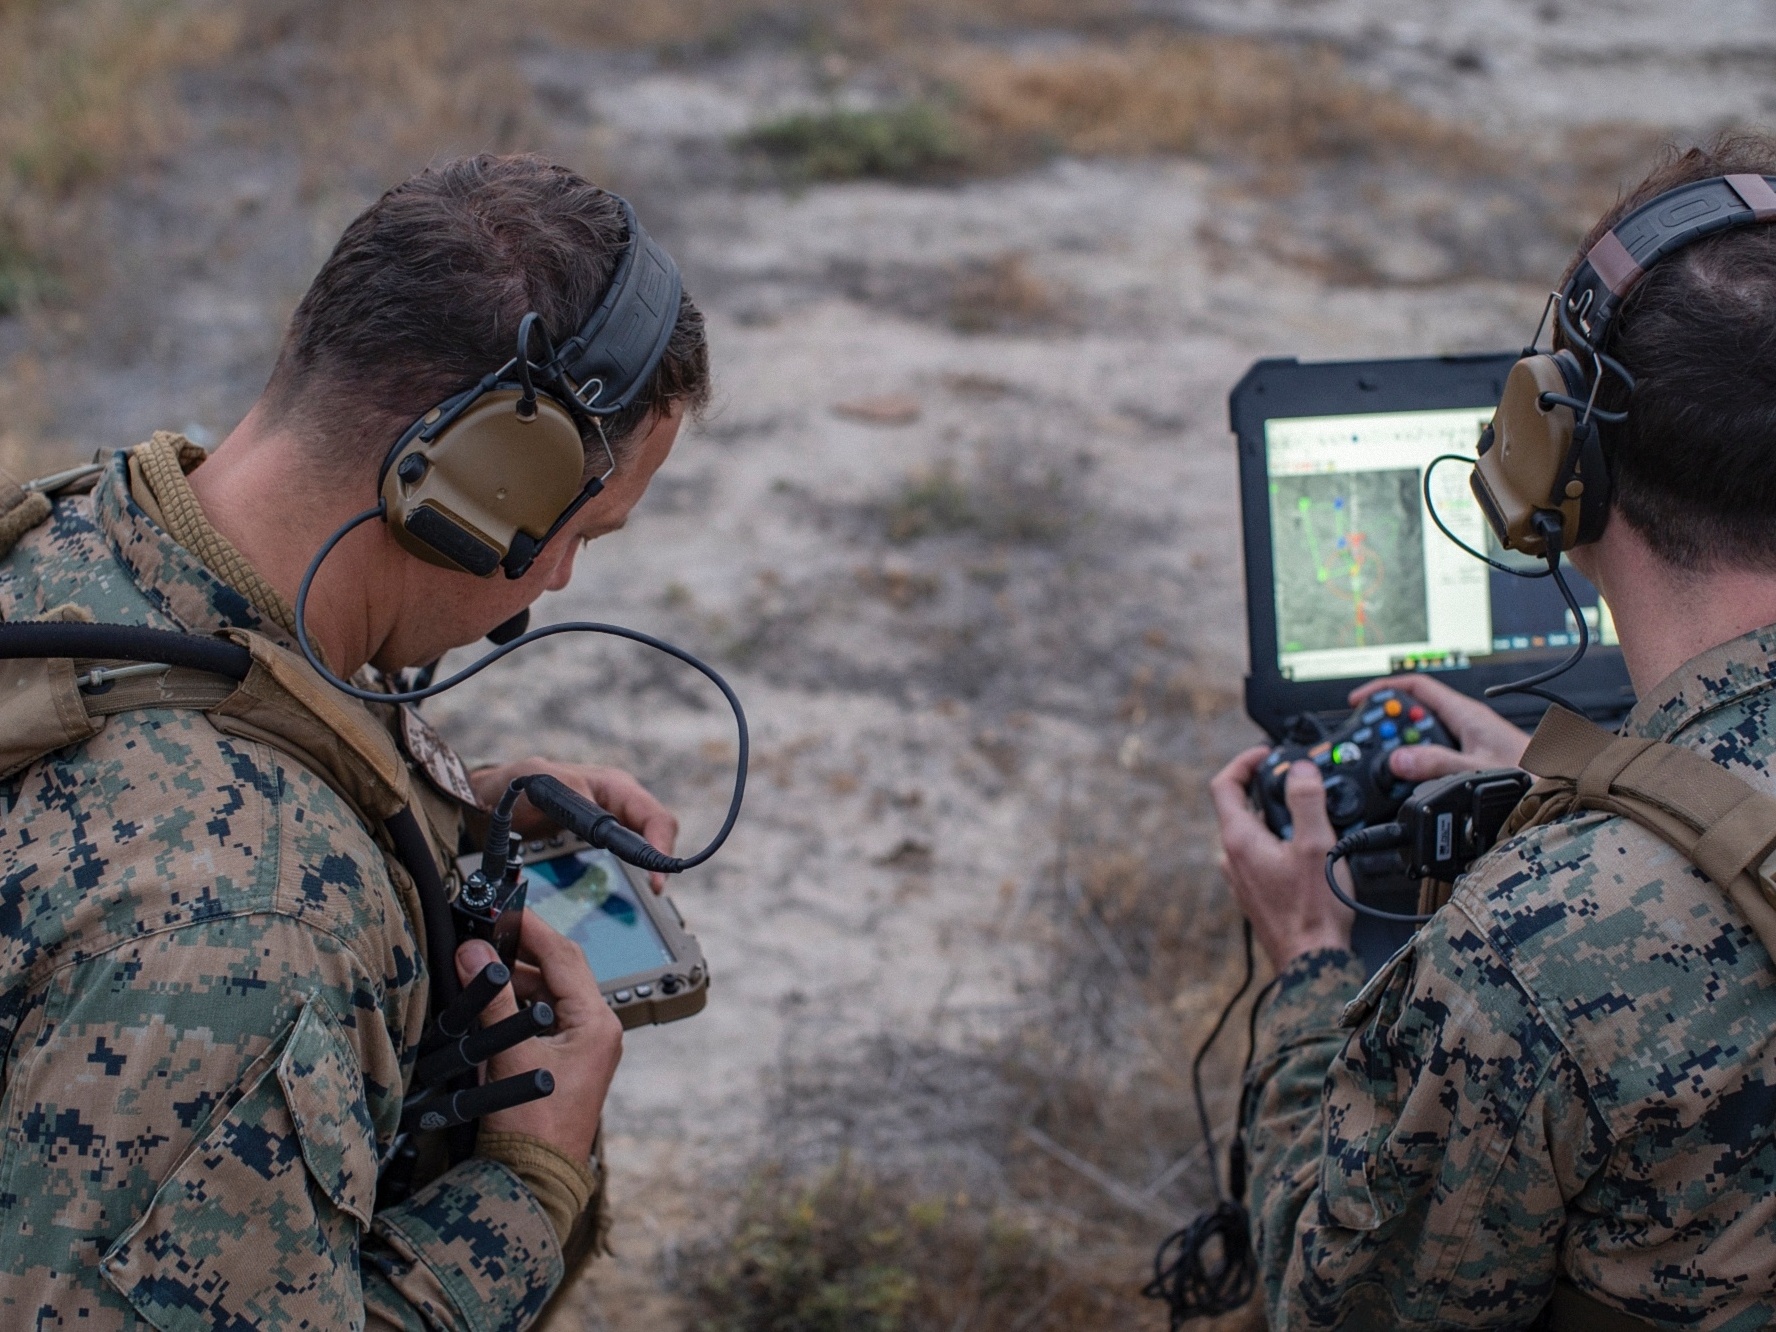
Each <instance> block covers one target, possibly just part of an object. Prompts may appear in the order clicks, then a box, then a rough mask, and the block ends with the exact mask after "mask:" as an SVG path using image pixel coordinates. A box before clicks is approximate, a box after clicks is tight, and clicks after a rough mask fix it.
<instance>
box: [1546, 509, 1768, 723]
mask: <svg viewBox="0 0 1776 1332" xmlns="http://www.w3.org/2000/svg"><path fill="white" fill-rule="evenodd" d="M1574 563H1575V564H1577V565H1579V566H1580V572H1581V573H1584V574H1586V576H1588V577H1590V578H1591V580H1592V581H1593V582H1594V583H1596V584H1597V586H1598V590H1599V591H1601V592H1602V593H1603V596H1604V599H1605V600H1606V601H1607V602H1608V603H1609V607H1610V613H1611V614H1612V615H1613V616H1614V618H1615V622H1616V629H1617V632H1618V633H1619V634H1620V636H1621V642H1622V657H1623V660H1624V661H1625V662H1626V664H1627V667H1628V677H1629V679H1631V680H1632V681H1633V682H1634V691H1635V693H1636V694H1638V695H1640V696H1641V697H1643V698H1644V697H1646V695H1647V694H1648V692H1649V691H1650V690H1652V689H1653V687H1654V686H1655V685H1657V684H1658V683H1659V682H1660V681H1661V680H1663V679H1664V678H1665V677H1666V676H1668V675H1670V674H1671V673H1672V672H1673V671H1675V670H1676V669H1677V668H1678V667H1679V666H1682V665H1683V664H1684V663H1685V662H1686V661H1688V660H1690V658H1692V657H1695V656H1699V655H1700V654H1702V653H1704V652H1706V651H1708V649H1709V648H1712V647H1717V646H1719V645H1720V644H1722V643H1727V642H1731V641H1732V640H1733V639H1735V638H1738V637H1740V636H1741V635H1743V634H1747V633H1750V632H1751V631H1752V630H1753V629H1761V628H1763V627H1764V626H1765V625H1768V624H1776V575H1773V574H1768V573H1760V572H1757V571H1754V570H1747V569H1736V568H1716V569H1712V570H1708V571H1705V572H1700V573H1697V572H1690V571H1687V570H1683V569H1678V568H1675V567H1673V566H1672V565H1670V564H1667V563H1666V562H1665V561H1664V560H1662V559H1660V558H1659V557H1658V556H1657V555H1655V554H1654V553H1653V551H1652V548H1651V547H1650V546H1648V545H1647V543H1646V539H1645V538H1644V537H1642V536H1641V535H1640V533H1638V532H1636V531H1635V530H1634V529H1633V528H1632V527H1630V526H1629V525H1628V523H1627V521H1626V520H1625V519H1623V518H1622V516H1621V515H1620V514H1619V513H1618V514H1616V515H1614V516H1613V517H1612V518H1611V520H1610V524H1609V526H1608V527H1607V528H1606V529H1605V531H1604V534H1603V539H1602V540H1601V541H1599V542H1598V543H1597V544H1596V545H1595V546H1594V547H1588V548H1585V549H1582V550H1581V551H1580V552H1579V559H1578V560H1575V561H1574Z"/></svg>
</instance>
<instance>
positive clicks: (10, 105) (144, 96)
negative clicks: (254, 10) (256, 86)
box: [0, 0, 238, 314]
mask: <svg viewBox="0 0 1776 1332" xmlns="http://www.w3.org/2000/svg"><path fill="white" fill-rule="evenodd" d="M237 32H238V23H237V19H236V17H235V15H234V13H233V11H231V10H230V9H229V8H227V7H225V6H222V5H220V4H211V3H195V2H192V0H188V2H187V3H184V4H168V3H164V2H163V0H64V2H63V3H57V4H52V3H47V2H45V0H4V3H0V314H5V313H8V312H10V311H12V310H16V309H18V308H20V307H22V306H24V305H27V304H30V303H31V302H32V301H33V300H34V299H36V298H39V297H42V296H44V295H46V294H49V293H50V292H51V291H53V290H54V289H55V288H56V286H57V285H58V284H59V283H60V282H61V281H65V280H68V279H70V278H71V277H72V276H73V275H75V274H80V273H87V274H90V273H91V270H92V259H93V255H92V253H91V241H92V227H91V225H90V223H91V215H90V212H89V211H88V208H87V205H88V203H89V201H90V195H91V193H92V192H93V190H94V188H95V187H96V186H99V185H102V184H103V183H104V182H105V181H107V180H109V179H110V178H111V177H112V176H113V175H115V174H116V173H117V172H119V171H121V170H124V169H126V168H128V167H129V166H131V165H132V164H135V163H139V162H142V161H143V160H147V159H152V158H154V157H156V156H158V155H161V154H164V153H165V152H167V151H168V150H170V149H171V148H172V147H173V146H174V145H175V144H176V143H177V142H178V139H179V136H180V132H181V129H182V125H181V120H180V117H179V114H178V109H177V104H176V101H175V99H174V97H173V95H172V89H171V81H170V79H171V75H173V74H174V73H176V72H177V71H178V70H180V69H184V68H189V67H191V66H193V65H196V64H201V63H204V62H207V61H210V60H213V59H215V58H216V57H218V56H219V55H221V54H223V53H225V52H226V51H228V50H229V49H231V48H232V45H233V43H234V41H235V38H236V34H237Z"/></svg>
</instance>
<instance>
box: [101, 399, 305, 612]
mask: <svg viewBox="0 0 1776 1332" xmlns="http://www.w3.org/2000/svg"><path fill="white" fill-rule="evenodd" d="M204 457H205V454H204V451H203V450H202V449H200V448H198V446H197V445H195V444H193V443H192V442H191V441H190V440H188V439H186V438H185V437H184V436H183V435H176V434H174V433H172V432H171V431H168V430H157V431H155V432H154V436H153V438H151V439H150V440H149V441H148V442H147V443H146V444H142V445H139V446H138V447H137V448H136V450H135V451H134V452H133V453H131V454H130V462H131V463H132V464H133V467H132V470H133V471H134V472H136V473H138V474H139V475H140V476H141V478H142V480H143V481H145V482H146V483H147V485H148V488H149V490H151V491H152V492H153V498H154V501H155V506H156V507H157V508H158V509H159V513H158V514H156V515H153V516H155V517H157V518H158V519H159V520H160V525H161V526H162V527H164V528H165V529H166V532H167V535H168V536H170V537H172V539H173V540H174V541H177V542H178V543H179V544H180V545H181V546H183V547H185V549H186V550H188V551H190V552H191V553H192V554H193V555H195V556H197V558H198V559H199V560H201V561H202V562H203V564H204V567H205V568H207V569H209V570H210V572H212V573H213V574H215V575H216V577H218V578H220V579H221V580H222V581H223V582H224V583H227V584H228V586H230V587H232V588H233V589H234V590H235V591H236V592H239V593H240V594H241V595H242V596H243V597H245V598H246V599H247V600H248V601H250V602H252V603H253V607H254V609H255V610H257V611H258V612H259V613H260V614H261V615H263V616H264V617H265V618H266V619H268V620H270V621H271V622H272V623H273V624H275V625H277V626H278V627H279V628H280V629H282V630H283V631H284V632H285V633H286V634H291V635H294V634H295V632H296V614H295V612H294V611H292V610H291V609H290V603H289V602H287V601H285V600H284V598H283V594H282V593H280V592H279V591H278V590H277V589H276V588H275V587H273V586H272V585H271V584H270V583H268V582H266V581H265V580H264V579H263V578H261V577H260V576H259V573H258V571H257V570H256V569H254V568H253V566H252V565H250V564H248V563H247V559H246V556H244V555H242V554H241V553H240V551H239V550H237V549H236V548H235V545H234V543H233V542H232V541H230V540H229V539H228V538H227V537H225V536H223V535H222V534H221V533H220V532H218V531H217V530H216V529H215V528H214V527H212V526H211V525H210V520H209V519H208V518H206V517H205V516H204V511H203V507H202V506H201V505H200V504H199V503H198V502H197V495H196V493H195V492H194V491H193V490H192V489H191V483H190V482H189V481H187V480H186V479H185V474H186V473H187V472H189V471H192V470H193V469H194V468H196V466H197V465H198V464H199V463H200V462H202V461H203V460H204Z"/></svg>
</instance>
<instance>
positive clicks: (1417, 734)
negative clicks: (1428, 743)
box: [1405, 726, 1424, 745]
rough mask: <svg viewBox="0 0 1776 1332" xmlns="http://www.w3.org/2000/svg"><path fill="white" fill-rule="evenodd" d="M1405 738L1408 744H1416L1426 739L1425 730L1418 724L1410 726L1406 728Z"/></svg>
mask: <svg viewBox="0 0 1776 1332" xmlns="http://www.w3.org/2000/svg"><path fill="white" fill-rule="evenodd" d="M1405 739H1406V743H1407V744H1409V745H1416V744H1417V743H1418V742H1419V741H1420V740H1423V739H1424V732H1422V731H1420V730H1419V729H1418V727H1416V726H1408V727H1407V728H1406V736H1405Z"/></svg>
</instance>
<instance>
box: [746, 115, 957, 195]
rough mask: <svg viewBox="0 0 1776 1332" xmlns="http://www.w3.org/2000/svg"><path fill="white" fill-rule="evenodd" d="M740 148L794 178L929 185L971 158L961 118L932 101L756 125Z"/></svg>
mask: <svg viewBox="0 0 1776 1332" xmlns="http://www.w3.org/2000/svg"><path fill="white" fill-rule="evenodd" d="M739 146H740V147H742V148H750V149H753V150H755V151H758V152H762V153H763V154H765V156H767V157H769V158H771V159H772V160H773V161H774V162H775V163H776V164H777V166H778V169H779V170H780V171H782V172H783V174H784V175H786V176H788V177H790V178H791V179H794V180H801V181H816V180H858V179H862V178H866V177H869V178H877V179H883V180H901V181H913V180H931V179H936V178H939V177H943V176H947V175H953V174H955V173H957V172H958V171H960V170H961V169H962V168H963V167H964V166H966V164H967V160H968V153H967V149H966V145H965V143H964V139H963V135H962V132H961V130H960V128H959V127H958V126H957V124H956V121H955V118H954V117H953V116H951V115H950V113H949V112H948V111H946V110H945V109H944V108H943V107H941V106H937V105H935V104H933V103H930V102H909V103H907V104H906V105H904V106H898V107H890V108H886V109H883V110H877V111H853V110H844V109H842V108H834V109H832V110H829V111H801V112H797V113H796V114H794V115H789V116H784V117H783V118H782V119H780V120H773V121H769V122H767V123H765V124H763V125H758V126H755V127H754V128H753V129H751V130H750V131H748V132H747V133H746V134H744V135H742V136H741V138H740V143H739Z"/></svg>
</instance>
